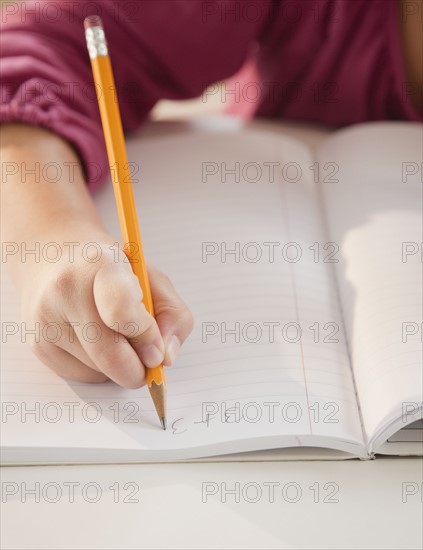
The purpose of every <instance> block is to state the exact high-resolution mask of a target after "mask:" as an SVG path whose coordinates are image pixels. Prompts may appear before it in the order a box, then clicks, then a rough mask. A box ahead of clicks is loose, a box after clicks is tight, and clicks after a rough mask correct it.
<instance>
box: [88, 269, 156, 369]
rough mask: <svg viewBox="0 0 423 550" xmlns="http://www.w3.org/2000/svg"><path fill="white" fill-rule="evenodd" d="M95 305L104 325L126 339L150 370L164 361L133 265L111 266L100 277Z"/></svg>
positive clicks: (152, 319)
mask: <svg viewBox="0 0 423 550" xmlns="http://www.w3.org/2000/svg"><path fill="white" fill-rule="evenodd" d="M93 294H94V301H95V305H96V308H97V311H98V313H99V316H100V318H101V320H102V321H103V323H104V324H105V325H106V326H107V327H109V328H110V329H112V330H114V331H116V332H119V333H120V334H123V335H124V336H126V338H127V339H129V341H130V342H131V345H132V346H133V348H134V349H135V351H136V353H137V354H138V356H139V358H140V359H141V362H142V363H143V365H145V366H146V367H155V366H157V365H159V364H161V363H162V361H163V358H164V350H165V348H164V343H163V339H162V337H161V334H160V330H159V327H158V326H157V323H156V321H155V319H154V317H153V316H152V315H150V314H149V313H148V312H147V310H146V309H145V307H144V304H143V303H142V301H141V300H142V292H141V288H140V285H139V282H138V279H137V277H136V276H135V275H134V273H133V272H132V269H131V267H130V264H129V263H127V264H125V263H122V262H121V263H108V264H105V265H104V266H102V267H101V268H100V270H99V271H98V272H97V273H96V276H95V279H94V285H93Z"/></svg>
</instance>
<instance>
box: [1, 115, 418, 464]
mask: <svg viewBox="0 0 423 550" xmlns="http://www.w3.org/2000/svg"><path fill="white" fill-rule="evenodd" d="M128 147H129V150H128V152H129V156H130V158H131V160H133V161H134V162H139V163H140V165H141V175H140V180H141V182H140V183H136V184H135V185H134V188H135V194H136V197H137V204H138V209H139V215H140V224H141V229H142V232H143V237H144V241H145V248H146V254H147V257H148V258H149V259H150V260H151V261H152V262H153V263H155V264H156V265H157V266H158V267H159V268H160V269H162V270H163V271H164V272H165V273H167V274H168V275H169V276H170V278H171V279H172V281H173V282H174V284H175V286H176V288H177V289H178V291H179V293H180V294H181V295H182V296H183V297H184V299H185V300H186V302H187V303H188V305H189V306H190V307H191V309H192V311H193V313H194V316H195V320H196V327H195V330H194V333H193V334H192V336H191V337H190V339H189V340H188V341H187V343H186V344H185V345H184V347H183V349H182V352H181V354H180V356H179V358H178V361H177V364H176V365H175V366H174V367H172V368H171V369H168V370H167V378H168V392H169V393H168V430H167V431H166V432H164V431H163V430H161V429H160V428H159V424H158V420H157V417H156V413H155V411H154V408H153V404H152V402H151V399H150V396H149V395H148V392H147V390H146V388H141V389H139V390H124V389H122V388H119V387H118V386H116V385H115V384H113V383H112V382H110V383H106V384H103V385H85V384H78V383H73V382H70V381H65V380H63V379H60V378H59V377H58V376H56V375H55V374H53V373H51V372H50V371H49V370H48V369H47V367H44V366H43V365H42V364H41V363H40V362H39V361H38V360H37V359H36V358H34V357H33V356H32V354H31V351H30V349H29V348H28V347H27V346H26V345H25V344H24V343H22V342H21V340H22V338H21V333H20V331H18V332H17V334H16V335H10V334H8V335H7V337H6V335H5V334H3V344H2V345H3V349H2V399H3V408H2V415H3V416H2V445H3V449H2V452H3V461H4V462H5V463H51V462H67V463H72V462H113V461H120V462H125V461H153V460H154V461H169V460H177V459H197V458H201V457H210V456H217V455H227V454H231V453H241V452H246V451H260V450H265V449H283V448H289V447H290V448H301V447H302V448H305V447H312V448H321V449H325V450H326V453H327V454H328V451H327V450H330V451H333V452H339V453H342V456H347V457H360V458H367V457H373V456H374V455H375V454H377V453H383V454H395V455H409V454H421V452H422V446H423V443H422V425H421V417H422V346H421V336H422V332H421V326H422V325H421V323H422V305H421V304H422V295H421V283H422V263H421V251H422V248H421V247H422V245H421V191H422V181H421V177H422V168H421V163H422V128H421V126H420V125H417V124H411V123H410V124H408V123H374V124H367V125H359V126H356V127H352V128H349V129H345V130H341V131H339V132H335V133H334V134H332V135H331V136H330V137H328V138H325V139H322V140H321V143H320V144H319V146H318V147H316V148H314V149H313V150H312V148H311V147H309V146H307V145H306V144H305V143H303V142H301V141H299V140H296V139H293V138H292V137H288V136H286V135H283V134H282V133H280V132H278V131H270V130H263V129H255V128H254V126H251V127H248V126H247V127H245V128H240V127H234V128H228V129H226V130H214V131H213V130H209V131H200V130H199V129H191V130H189V131H185V132H182V133H179V134H178V133H176V134H170V135H165V136H163V135H156V136H155V135H150V136H148V137H146V136H145V135H143V134H141V136H140V137H135V138H132V139H131V140H129V146H128ZM95 201H96V203H97V205H98V208H99V210H100V212H101V213H102V216H103V218H104V219H105V220H106V225H107V226H108V227H109V229H110V231H111V232H112V233H113V234H114V235H116V237H117V240H120V233H119V225H118V219H117V214H116V209H115V204H114V199H113V191H112V187H111V185H106V186H104V187H103V188H101V189H100V190H99V191H98V192H97V193H96V195H95ZM2 291H3V293H2V319H3V325H4V323H5V322H9V323H10V322H15V323H19V322H20V320H19V306H18V302H19V299H18V296H17V293H16V292H15V290H14V289H13V287H12V284H11V281H10V280H9V279H8V276H7V275H5V276H4V277H3V288H2ZM31 410H33V411H35V412H33V413H31V412H30V411H31ZM273 453H275V451H273ZM329 455H330V452H329ZM269 456H271V455H269ZM304 456H308V455H304Z"/></svg>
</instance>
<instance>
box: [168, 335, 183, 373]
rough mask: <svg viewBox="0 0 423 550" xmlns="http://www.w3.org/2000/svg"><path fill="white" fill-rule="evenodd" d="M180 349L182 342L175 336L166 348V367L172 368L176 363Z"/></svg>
mask: <svg viewBox="0 0 423 550" xmlns="http://www.w3.org/2000/svg"><path fill="white" fill-rule="evenodd" d="M180 347H181V342H180V341H179V338H178V337H177V336H175V335H173V336H172V338H171V339H170V340H169V343H168V345H167V348H166V365H168V366H170V365H172V364H173V363H174V362H175V359H176V356H177V355H178V351H179V348H180Z"/></svg>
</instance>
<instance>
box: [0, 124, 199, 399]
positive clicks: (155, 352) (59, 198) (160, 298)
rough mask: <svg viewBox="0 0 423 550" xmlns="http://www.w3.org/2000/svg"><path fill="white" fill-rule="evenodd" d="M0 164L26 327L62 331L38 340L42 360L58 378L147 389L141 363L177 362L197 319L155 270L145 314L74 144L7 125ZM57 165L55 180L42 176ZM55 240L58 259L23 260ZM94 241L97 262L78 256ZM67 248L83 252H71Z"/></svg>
mask: <svg viewBox="0 0 423 550" xmlns="http://www.w3.org/2000/svg"><path fill="white" fill-rule="evenodd" d="M1 158H2V162H3V177H2V184H1V188H2V192H1V198H2V201H1V220H2V240H3V241H4V242H8V243H16V244H15V247H16V246H17V249H16V250H17V252H16V253H12V254H10V255H7V257H6V261H7V263H8V267H9V268H10V270H11V273H12V276H13V278H14V280H15V282H16V284H17V286H18V287H19V289H20V291H21V293H22V305H23V317H24V322H26V323H28V324H29V325H30V328H31V326H34V323H39V324H40V325H41V326H44V325H46V324H47V323H55V324H56V325H58V326H60V327H61V338H60V340H59V341H58V342H56V343H51V342H49V341H40V342H36V341H34V342H33V349H34V352H35V353H36V355H37V356H38V357H39V358H40V359H41V360H42V361H43V362H44V363H45V364H47V365H48V366H49V367H51V368H52V369H53V370H54V371H56V372H57V373H59V374H60V375H62V376H65V377H68V378H72V379H77V380H81V381H86V382H101V381H104V380H107V379H109V378H110V379H112V380H114V381H115V382H117V383H118V384H121V385H122V386H125V387H131V388H132V387H139V386H141V385H142V384H143V383H144V375H145V369H144V367H145V366H148V367H153V366H156V365H157V364H158V363H160V362H161V361H162V360H163V358H164V360H165V363H166V364H172V363H173V361H174V359H175V355H176V353H177V351H178V348H179V345H180V343H182V342H183V341H184V340H185V338H186V337H187V336H188V335H189V333H190V332H191V329H192V317H191V314H190V312H189V310H188V309H187V308H186V306H185V304H184V303H183V302H182V300H181V299H180V298H179V297H178V295H177V294H176V292H175V290H174V289H173V287H172V285H171V283H170V281H169V280H168V278H167V277H166V276H165V275H163V274H162V273H160V272H159V271H158V270H157V269H155V268H153V267H150V268H149V271H150V278H151V287H152V294H153V300H154V303H155V309H156V312H157V316H156V318H157V322H156V320H154V319H153V318H152V317H151V316H150V315H149V314H148V313H147V311H146V310H145V308H144V306H143V304H142V303H141V298H142V295H141V290H140V288H139V284H138V281H137V279H136V277H135V275H134V274H133V273H132V270H131V267H130V265H129V263H128V262H125V261H124V255H123V254H119V255H118V260H116V254H115V253H114V252H113V250H112V249H111V246H112V245H113V241H114V239H112V237H111V236H110V235H108V233H107V231H106V230H105V228H104V227H103V224H102V222H101V220H100V218H99V216H98V214H97V212H96V210H95V207H94V205H93V203H92V201H91V198H90V195H89V192H88V191H87V188H86V185H85V182H84V177H83V173H82V170H81V168H80V166H75V165H76V164H79V161H78V157H77V155H76V153H75V152H74V150H73V149H72V147H71V146H70V145H69V144H68V143H66V142H65V141H63V140H62V139H61V138H59V137H57V136H56V135H54V134H52V133H51V132H49V131H47V130H44V129H41V128H36V127H30V126H26V125H24V124H10V125H5V126H3V127H2V139H1ZM52 159H54V163H55V172H54V176H53V175H52V176H51V177H50V179H49V180H47V179H46V177H44V179H43V168H44V167H45V166H46V165H47V164H48V163H51V162H52ZM37 166H38V168H36V167H37ZM70 166H72V167H74V169H73V170H70V168H69V167H70ZM34 167H35V168H36V173H35V174H34V173H31V170H32V171H33V170H34ZM56 169H57V170H58V172H56ZM57 173H59V174H61V177H60V178H57ZM45 174H47V172H46V173H45ZM56 180H57V181H56ZM51 242H53V243H58V245H59V246H60V247H61V251H62V254H61V256H60V259H59V261H57V262H49V261H45V258H43V256H42V255H39V256H38V257H37V256H34V255H33V254H27V255H26V257H25V261H22V256H21V254H20V252H21V250H22V247H23V246H26V247H27V249H28V250H31V249H32V250H33V249H34V248H35V246H36V243H39V245H38V246H39V247H40V249H42V248H43V247H44V246H45V245H46V244H47V243H51ZM89 242H95V243H97V245H98V246H99V247H100V250H101V255H100V256H99V259H98V261H90V260H92V259H93V258H89V257H87V256H86V255H85V256H84V254H82V253H81V251H82V249H83V247H84V245H85V244H87V243H89ZM65 243H78V244H79V246H76V247H75V248H74V249H73V250H74V254H71V253H70V248H69V246H68V245H66V244H65ZM97 256H98V255H97ZM90 323H91V324H95V326H96V327H98V330H99V334H100V335H101V338H100V339H99V340H98V341H97V342H93V341H92V339H87V338H86V337H85V336H84V334H85V333H84V327H87V326H89V324H90ZM128 323H129V324H130V325H128ZM131 323H132V324H131ZM134 326H135V327H136V331H135V332H134ZM116 334H118V335H119V341H117V340H116ZM128 341H129V342H128Z"/></svg>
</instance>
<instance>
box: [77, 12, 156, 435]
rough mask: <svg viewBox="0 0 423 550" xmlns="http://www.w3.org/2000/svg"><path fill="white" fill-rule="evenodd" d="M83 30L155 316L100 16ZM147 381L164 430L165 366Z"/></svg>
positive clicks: (123, 220) (119, 191) (128, 227)
mask: <svg viewBox="0 0 423 550" xmlns="http://www.w3.org/2000/svg"><path fill="white" fill-rule="evenodd" d="M84 28H85V37H86V39H87V46H88V52H89V55H90V59H91V68H92V71H93V76H94V82H95V84H96V86H97V87H98V88H99V89H100V91H101V93H100V94H97V98H98V104H99V109H100V116H101V123H102V126H103V132H104V138H105V141H106V149H107V156H108V159H109V164H110V171H111V175H112V181H113V189H114V193H115V199H116V205H117V210H118V214H119V221H120V227H121V231H122V238H123V244H124V246H123V250H124V252H125V254H126V255H127V257H128V260H129V262H130V264H131V267H132V270H133V271H134V273H135V275H136V276H137V277H138V281H139V283H140V286H141V289H142V294H143V299H142V301H143V303H144V305H145V308H146V310H147V311H148V312H149V313H150V314H151V315H153V316H154V306H153V299H152V296H151V289H150V283H149V280H148V274H147V266H146V262H145V259H144V253H143V247H142V241H141V234H140V229H139V224H138V219H137V212H136V208H135V201H134V194H133V190H132V184H131V174H130V170H129V165H128V159H127V155H126V147H125V139H124V136H123V130H122V121H121V118H120V112H119V106H118V103H117V97H116V95H115V93H114V90H115V83H114V78H113V71H112V66H111V63H110V58H109V54H108V47H107V42H106V38H105V34H104V29H103V23H102V21H101V18H100V17H99V16H98V15H91V16H89V17H86V18H85V20H84ZM146 381H147V385H148V389H149V391H150V395H151V398H152V400H153V403H154V406H155V408H156V411H157V414H158V415H159V418H160V423H161V425H162V428H163V429H164V430H165V429H166V379H165V375H164V369H163V365H158V366H157V367H154V368H147V369H146Z"/></svg>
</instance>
